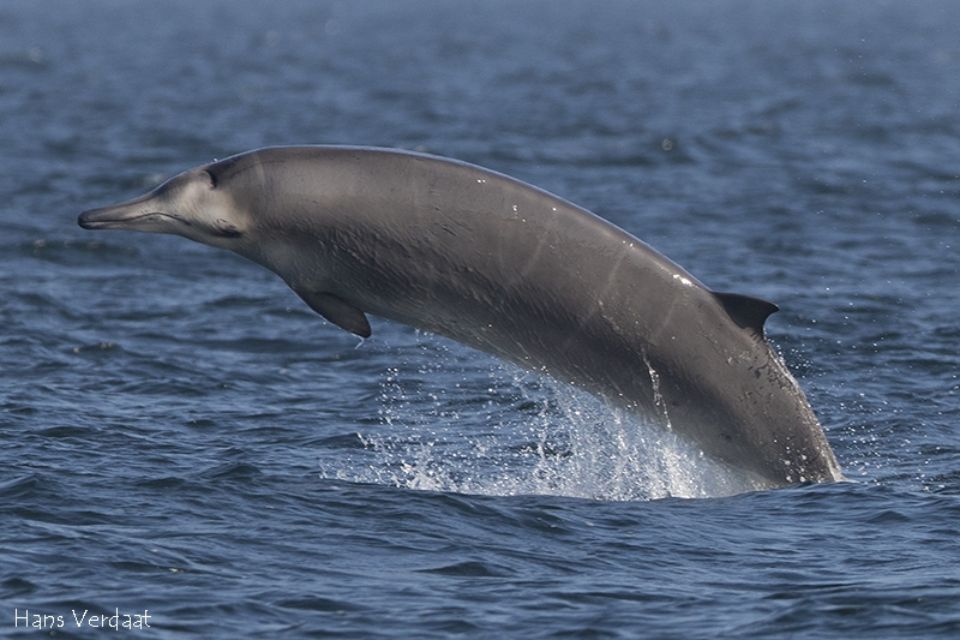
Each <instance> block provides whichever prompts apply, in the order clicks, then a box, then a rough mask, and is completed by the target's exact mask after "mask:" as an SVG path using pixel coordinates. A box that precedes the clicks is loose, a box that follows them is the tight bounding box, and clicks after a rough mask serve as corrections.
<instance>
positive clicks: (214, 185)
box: [203, 169, 217, 189]
mask: <svg viewBox="0 0 960 640" xmlns="http://www.w3.org/2000/svg"><path fill="white" fill-rule="evenodd" d="M203 173H204V174H206V176H207V180H208V181H209V182H210V188H211V189H216V188H217V176H215V175H213V173H212V172H211V171H210V170H209V169H204V170H203Z"/></svg>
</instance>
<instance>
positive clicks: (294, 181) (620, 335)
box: [79, 146, 842, 488]
mask: <svg viewBox="0 0 960 640" xmlns="http://www.w3.org/2000/svg"><path fill="white" fill-rule="evenodd" d="M79 224H80V226H82V227H84V228H86V229H125V230H132V231H147V232H155V233H172V234H177V235H181V236H184V237H186V238H189V239H191V240H196V241H197V242H202V243H205V244H209V245H213V246H216V247H222V248H225V249H230V250H232V251H235V252H237V253H239V254H240V255H242V256H244V257H246V258H248V259H250V260H252V261H254V262H256V263H258V264H260V265H263V266H264V267H266V268H267V269H270V270H271V271H273V272H275V273H277V274H278V275H279V276H280V277H281V278H283V280H284V281H285V282H286V283H287V284H288V285H289V286H290V288H291V289H293V290H294V291H295V292H296V293H297V294H298V295H299V296H300V297H301V298H302V299H303V300H304V301H305V302H306V303H307V304H308V305H309V306H310V307H311V308H313V309H314V310H315V311H317V312H318V313H319V314H320V315H322V316H323V317H325V318H326V319H327V320H329V321H331V322H332V323H334V324H336V325H338V326H340V327H342V328H344V329H346V330H348V331H351V332H353V333H355V334H357V335H359V336H363V337H367V336H369V335H370V325H369V323H368V321H367V318H366V315H365V314H366V313H371V314H374V315H377V316H382V317H384V318H389V319H391V320H395V321H397V322H402V323H404V324H408V325H412V326H414V327H418V328H420V329H424V330H426V331H431V332H434V333H438V334H441V335H444V336H447V337H450V338H452V339H454V340H458V341H460V342H462V343H465V344H467V345H470V346H472V347H475V348H477V349H479V350H481V351H485V352H488V353H491V354H494V355H496V356H499V357H500V358H503V359H505V360H508V361H511V362H514V363H516V364H518V365H520V366H521V367H524V368H526V369H530V370H534V371H538V372H544V373H548V374H550V375H552V376H554V377H555V378H558V379H560V380H563V381H566V382H570V383H573V384H575V385H577V386H580V387H583V388H585V389H587V390H589V391H591V392H593V393H595V394H597V395H599V396H601V397H603V398H604V399H606V400H607V401H609V402H611V403H613V404H615V405H619V406H621V407H625V408H627V409H629V410H631V411H634V412H637V413H640V414H642V415H644V416H645V417H646V418H647V419H649V420H653V421H656V422H658V423H660V424H661V425H663V426H664V427H666V428H667V429H671V430H673V431H675V432H676V433H678V434H680V435H682V436H684V437H686V438H687V439H688V440H690V441H692V442H693V443H694V444H695V445H696V446H698V447H699V448H700V449H701V450H702V451H703V452H704V453H706V454H707V455H709V456H711V457H713V458H715V459H717V460H719V461H721V462H723V463H725V464H727V465H729V466H732V467H735V468H737V469H740V470H745V471H747V472H748V475H749V476H750V477H751V478H752V479H753V481H754V486H756V487H757V488H769V487H777V486H783V485H786V484H791V483H796V482H825V481H835V480H840V479H842V475H841V473H840V467H839V465H838V464H837V460H836V458H835V457H834V455H833V451H832V450H831V449H830V445H829V444H828V443H827V440H826V437H825V435H824V433H823V430H822V429H821V427H820V424H819V422H818V421H817V418H816V416H815V415H814V413H813V411H812V410H811V408H810V405H809V404H808V403H807V400H806V398H805V397H804V394H803V392H802V391H801V390H800V387H799V386H798V385H797V382H796V381H795V380H794V378H793V376H791V375H790V373H789V372H788V371H787V368H786V367H785V366H784V364H783V362H782V361H781V359H780V358H779V357H778V356H777V354H776V353H775V352H774V351H773V350H772V349H771V348H770V346H769V345H768V343H767V342H766V340H765V338H764V336H763V323H764V320H765V319H766V318H767V316H768V315H769V314H770V313H772V312H774V311H776V309H777V308H776V307H775V306H774V305H772V304H770V303H768V302H764V301H762V300H758V299H756V298H750V297H747V296H740V295H735V294H721V293H716V292H713V291H710V290H709V289H707V288H706V287H705V286H703V284H701V283H700V282H699V281H697V279H696V278H694V277H693V276H692V275H690V274H689V273H687V272H686V271H685V270H684V269H682V268H681V267H679V266H678V265H676V264H674V263H673V262H671V261H670V260H669V259H667V258H666V257H664V256H663V255H661V254H660V253H658V252H657V251H655V250H654V249H653V248H651V247H650V246H648V245H646V244H644V243H643V242H642V241H640V240H638V239H637V238H635V237H634V236H632V235H630V234H628V233H626V232H625V231H623V230H621V229H619V228H618V227H615V226H614V225H612V224H610V223H608V222H606V221H605V220H603V219H601V218H599V217H597V216H595V215H594V214H592V213H590V212H589V211H586V210H585V209H582V208H580V207H577V206H576V205H573V204H571V203H570V202H567V201H565V200H563V199H561V198H558V197H556V196H554V195H552V194H550V193H547V192H545V191H542V190H540V189H537V188H535V187H532V186H530V185H527V184H525V183H523V182H520V181H518V180H515V179H513V178H510V177H508V176H505V175H502V174H499V173H496V172H493V171H489V170H487V169H483V168H480V167H477V166H473V165H470V164H466V163H463V162H458V161H453V160H448V159H443V158H438V157H434V156H429V155H424V154H417V153H409V152H404V151H395V150H388V149H373V148H359V147H332V146H310V147H276V148H266V149H260V150H256V151H251V152H248V153H244V154H240V155H237V156H233V157H230V158H227V159H225V160H221V161H219V162H214V163H212V164H208V165H205V166H201V167H198V168H196V169H192V170H190V171H186V172H184V173H181V174H179V175H177V176H174V177H173V178H171V179H169V180H168V181H167V182H165V183H163V184H162V185H160V186H159V187H157V188H156V189H154V190H153V191H151V192H150V193H148V194H146V195H144V196H141V197H139V198H136V199H134V200H130V201H128V202H124V203H122V204H118V205H115V206H111V207H105V208H101V209H94V210H91V211H86V212H84V213H83V214H81V215H80V218H79Z"/></svg>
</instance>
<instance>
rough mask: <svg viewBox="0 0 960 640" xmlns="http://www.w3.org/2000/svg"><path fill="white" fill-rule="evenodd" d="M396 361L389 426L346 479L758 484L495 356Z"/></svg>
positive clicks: (548, 486)
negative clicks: (401, 364)
mask: <svg viewBox="0 0 960 640" xmlns="http://www.w3.org/2000/svg"><path fill="white" fill-rule="evenodd" d="M478 373H480V374H481V375H482V373H483V372H478V371H477V370H476V369H474V370H472V371H456V372H455V371H450V370H448V368H447V366H445V365H434V364H431V365H427V366H425V367H422V368H420V369H418V370H414V371H403V372H401V370H399V369H391V370H389V371H388V372H387V375H386V376H385V379H384V382H383V385H382V393H381V398H380V415H381V421H382V425H383V428H380V429H376V430H371V431H370V432H369V433H363V434H361V438H362V439H363V441H364V444H365V445H366V450H365V455H364V456H362V458H363V460H362V461H361V460H351V461H350V462H345V465H346V466H344V467H341V468H339V469H338V470H337V472H336V473H335V477H337V478H339V479H343V480H352V481H358V482H374V483H379V484H390V485H394V486H397V487H404V488H408V489H420V490H430V491H446V492H456V493H470V494H481V495H530V494H541V495H561V496H570V497H579V498H590V499H596V500H649V499H656V498H664V497H669V496H674V497H685V498H701V497H716V496H724V495H731V494H735V493H741V492H744V491H750V490H753V489H756V488H758V486H757V485H755V484H754V483H753V482H752V481H751V479H750V478H749V477H747V476H746V475H745V474H744V473H742V472H740V471H737V470H733V469H730V468H728V467H726V466H724V465H721V464H719V463H716V462H713V461H711V460H710V459H708V458H706V457H705V456H704V455H703V454H702V452H700V451H699V449H698V448H696V447H695V446H693V445H691V444H689V443H688V442H686V441H685V440H684V439H682V438H680V437H679V436H677V435H676V434H675V433H673V432H671V431H669V430H667V429H664V428H662V427H660V426H657V425H654V424H649V423H646V422H645V421H643V420H642V419H641V418H639V417H638V416H636V415H634V414H632V413H629V412H626V411H623V410H619V409H614V408H611V407H609V406H607V405H605V404H604V403H603V402H601V401H600V400H598V399H596V398H594V397H593V396H591V395H589V394H587V393H585V392H583V391H580V390H578V389H575V388H573V387H570V386H569V385H565V384H562V383H558V382H556V381H553V380H552V379H550V378H547V377H542V376H537V375H535V374H531V373H527V372H524V371H521V370H519V369H516V368H514V367H512V366H509V365H500V364H494V365H492V366H491V369H490V370H489V371H488V372H487V373H486V375H487V378H488V379H487V380H483V379H482V378H479V379H478Z"/></svg>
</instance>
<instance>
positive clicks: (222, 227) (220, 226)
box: [214, 218, 243, 238]
mask: <svg viewBox="0 0 960 640" xmlns="http://www.w3.org/2000/svg"><path fill="white" fill-rule="evenodd" d="M214 228H215V229H216V231H217V234H218V235H221V236H223V237H225V238H239V237H240V236H242V235H243V233H242V232H241V231H240V229H238V228H237V225H235V224H233V223H232V222H230V221H229V220H224V219H223V218H217V221H216V223H215V224H214Z"/></svg>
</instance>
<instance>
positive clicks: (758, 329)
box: [713, 291, 780, 337]
mask: <svg viewBox="0 0 960 640" xmlns="http://www.w3.org/2000/svg"><path fill="white" fill-rule="evenodd" d="M713 295H714V296H716V298H717V300H718V301H719V302H720V304H721V305H723V308H724V310H726V312H727V315H729V316H730V317H731V318H732V319H733V321H734V322H736V323H737V324H738V325H740V326H741V327H743V328H744V329H749V330H751V331H753V332H755V333H756V334H757V335H758V336H761V337H762V336H763V323H764V322H766V320H767V318H769V317H770V314H772V313H775V312H777V311H779V310H780V307H778V306H777V305H775V304H773V303H772V302H767V301H766V300H761V299H760V298H753V297H751V296H745V295H742V294H739V293H719V292H717V291H714V292H713Z"/></svg>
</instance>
